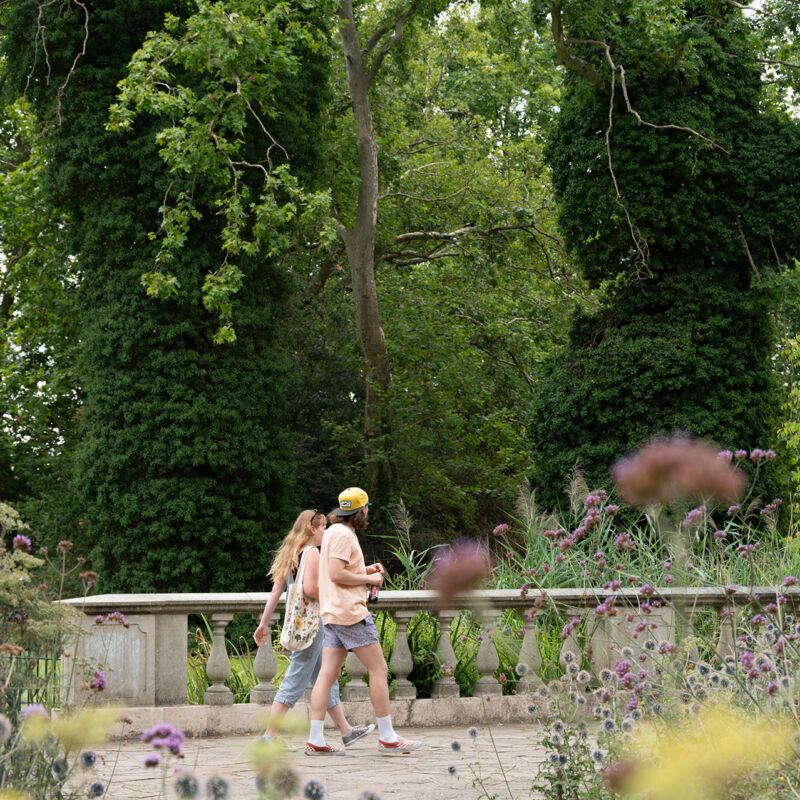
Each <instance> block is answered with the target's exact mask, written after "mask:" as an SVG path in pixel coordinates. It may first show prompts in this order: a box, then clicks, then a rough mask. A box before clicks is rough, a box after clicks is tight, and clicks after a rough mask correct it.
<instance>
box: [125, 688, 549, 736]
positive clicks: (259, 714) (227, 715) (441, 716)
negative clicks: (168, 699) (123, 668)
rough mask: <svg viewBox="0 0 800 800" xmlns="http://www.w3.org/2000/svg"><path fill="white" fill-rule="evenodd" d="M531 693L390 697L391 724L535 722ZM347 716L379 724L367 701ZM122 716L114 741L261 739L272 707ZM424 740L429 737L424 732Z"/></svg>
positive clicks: (138, 711) (164, 709)
mask: <svg viewBox="0 0 800 800" xmlns="http://www.w3.org/2000/svg"><path fill="white" fill-rule="evenodd" d="M530 702H531V698H530V696H529V695H507V696H504V697H492V698H491V699H490V700H485V699H484V698H481V697H451V698H436V699H423V700H399V699H392V722H393V723H394V724H395V725H396V726H397V727H399V728H406V727H411V728H421V729H424V728H434V727H439V726H445V727H452V726H463V727H464V731H465V734H466V729H467V728H469V727H470V726H471V725H475V726H477V727H482V726H484V725H486V724H487V722H488V723H489V724H491V725H493V726H502V724H503V723H506V722H532V721H535V717H532V716H531V713H530V711H529V710H528V706H529V704H530ZM342 708H343V709H344V713H345V716H346V717H347V719H348V720H349V721H350V723H352V724H353V725H368V724H369V723H372V722H375V712H374V711H373V710H372V704H371V703H369V702H344V703H342ZM119 713H120V715H121V716H122V715H124V716H127V717H130V719H131V720H132V722H131V724H129V725H124V726H122V725H121V726H120V727H119V728H118V729H117V730H115V731H113V733H112V738H115V739H133V738H137V737H138V736H140V735H141V734H142V733H143V732H144V731H146V730H147V729H148V728H152V727H153V726H154V725H157V724H159V723H161V722H168V723H169V724H170V725H174V726H175V727H176V728H180V729H181V730H182V731H183V732H184V733H185V734H186V735H187V736H232V735H241V736H257V735H259V734H260V733H262V732H263V730H264V728H265V726H266V724H267V720H268V717H269V709H268V708H267V707H265V706H263V705H257V704H255V703H237V704H236V705H227V706H209V705H204V706H194V705H191V706H160V707H149V706H148V707H136V708H121V709H119ZM289 714H290V715H291V717H292V718H294V719H296V720H301V721H305V720H308V718H309V709H308V705H307V704H306V703H298V704H297V705H296V706H295V707H294V708H293V709H292V710H291V711H290V712H289ZM325 724H326V725H327V726H330V727H331V728H332V729H331V730H330V733H329V736H330V740H331V742H332V743H336V742H338V740H339V734H338V731H337V730H336V729H335V727H334V726H332V723H331V721H330V718H328V717H326V719H325ZM288 736H289V738H292V739H294V738H297V740H298V742H300V741H302V733H300V734H288ZM419 738H420V739H423V741H424V739H425V733H424V731H423V730H421V731H420V733H419Z"/></svg>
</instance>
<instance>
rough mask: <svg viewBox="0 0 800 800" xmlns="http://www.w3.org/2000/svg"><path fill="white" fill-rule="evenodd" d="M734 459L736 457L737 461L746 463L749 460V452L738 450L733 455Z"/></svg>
mask: <svg viewBox="0 0 800 800" xmlns="http://www.w3.org/2000/svg"><path fill="white" fill-rule="evenodd" d="M733 457H734V458H735V459H736V460H737V461H744V460H745V459H746V458H747V450H737V451H736V452H735V453H734V454H733Z"/></svg>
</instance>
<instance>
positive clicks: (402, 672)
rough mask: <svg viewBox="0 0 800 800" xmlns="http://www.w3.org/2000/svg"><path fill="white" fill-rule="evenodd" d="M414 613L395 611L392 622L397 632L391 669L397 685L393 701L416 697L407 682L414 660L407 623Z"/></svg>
mask: <svg viewBox="0 0 800 800" xmlns="http://www.w3.org/2000/svg"><path fill="white" fill-rule="evenodd" d="M416 613H417V612H416V611H395V612H394V615H393V616H394V621H395V625H396V626H397V632H396V633H395V637H394V649H393V650H392V660H391V664H390V666H391V668H392V672H394V677H395V680H396V681H397V685H396V688H395V691H394V699H395V700H413V699H414V698H416V696H417V687H416V686H414V684H413V683H411V681H410V680H408V676H409V674H410V672H411V670H412V669H414V660H413V659H412V657H411V649H410V648H409V646H408V623H409V622H410V621H411V620H412V619H413V618H414V617H415V616H416Z"/></svg>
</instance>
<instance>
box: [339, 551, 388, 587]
mask: <svg viewBox="0 0 800 800" xmlns="http://www.w3.org/2000/svg"><path fill="white" fill-rule="evenodd" d="M346 565H347V562H345V561H343V560H342V559H341V558H331V559H330V576H331V580H332V581H333V582H334V583H341V584H342V585H344V586H359V585H363V584H365V583H369V584H371V585H372V586H381V584H383V575H381V573H380V572H372V573H370V574H367V573H366V572H355V571H354V570H349V569H347V566H346Z"/></svg>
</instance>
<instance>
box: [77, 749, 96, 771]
mask: <svg viewBox="0 0 800 800" xmlns="http://www.w3.org/2000/svg"><path fill="white" fill-rule="evenodd" d="M96 763H97V754H96V753H93V752H92V751H91V750H84V751H83V752H82V753H81V757H80V764H81V766H82V767H83V768H84V769H91V768H92V767H93V766H94V765H95V764H96Z"/></svg>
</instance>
